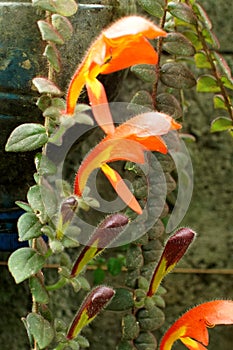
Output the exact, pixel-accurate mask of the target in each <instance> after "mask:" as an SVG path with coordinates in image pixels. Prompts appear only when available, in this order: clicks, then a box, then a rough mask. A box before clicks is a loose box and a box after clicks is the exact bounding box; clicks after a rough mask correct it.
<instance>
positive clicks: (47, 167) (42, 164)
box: [35, 153, 57, 175]
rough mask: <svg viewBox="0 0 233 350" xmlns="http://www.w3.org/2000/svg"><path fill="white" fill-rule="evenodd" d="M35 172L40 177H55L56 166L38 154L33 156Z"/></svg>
mask: <svg viewBox="0 0 233 350" xmlns="http://www.w3.org/2000/svg"><path fill="white" fill-rule="evenodd" d="M35 165H36V170H37V172H38V173H39V174H40V175H55V174H56V172H57V167H56V165H55V164H54V163H53V162H52V161H51V160H50V159H49V158H48V157H46V156H45V155H44V154H41V153H38V154H36V156H35Z"/></svg>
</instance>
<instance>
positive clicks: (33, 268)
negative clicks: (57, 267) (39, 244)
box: [8, 248, 45, 283]
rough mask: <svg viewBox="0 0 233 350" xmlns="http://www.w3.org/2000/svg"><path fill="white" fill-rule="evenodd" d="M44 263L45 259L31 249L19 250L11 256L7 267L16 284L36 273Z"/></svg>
mask: <svg viewBox="0 0 233 350" xmlns="http://www.w3.org/2000/svg"><path fill="white" fill-rule="evenodd" d="M44 263H45V257H44V256H42V255H41V254H39V253H37V252H36V251H35V250H34V249H32V248H20V249H18V250H16V251H15V252H14V253H12V254H11V256H10V258H9V261H8V267H9V270H10V272H11V274H12V276H13V277H14V279H15V282H16V283H20V282H23V281H24V280H26V279H27V278H29V277H31V276H33V275H34V274H35V273H37V272H38V271H39V270H40V269H41V268H42V267H43V266H44Z"/></svg>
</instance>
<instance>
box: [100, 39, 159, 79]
mask: <svg viewBox="0 0 233 350" xmlns="http://www.w3.org/2000/svg"><path fill="white" fill-rule="evenodd" d="M121 42H122V43H121ZM121 42H119V44H118V46H117V47H111V55H110V56H109V59H108V60H107V62H106V63H105V64H104V65H103V66H102V67H101V74H109V73H113V72H116V71H118V70H122V69H125V68H129V67H130V66H133V65H136V64H143V63H144V64H156V63H157V62H158V54H157V52H156V51H155V49H154V48H153V46H152V45H151V44H150V43H149V42H148V40H147V39H146V38H144V37H143V36H141V35H140V36H138V37H135V38H132V37H127V38H124V40H123V39H121ZM109 45H110V44H109ZM139 49H140V54H139V53H138V50H139Z"/></svg>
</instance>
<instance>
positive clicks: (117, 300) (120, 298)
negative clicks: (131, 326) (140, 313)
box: [106, 288, 134, 311]
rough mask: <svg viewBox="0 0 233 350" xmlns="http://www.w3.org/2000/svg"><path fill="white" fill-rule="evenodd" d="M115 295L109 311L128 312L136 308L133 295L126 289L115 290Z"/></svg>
mask: <svg viewBox="0 0 233 350" xmlns="http://www.w3.org/2000/svg"><path fill="white" fill-rule="evenodd" d="M115 292H116V293H115V295H114V297H113V298H112V300H111V303H110V304H109V305H108V306H107V308H106V309H107V310H111V311H126V310H130V309H131V308H132V307H133V306H134V298H133V293H132V292H131V291H130V290H128V289H125V288H115Z"/></svg>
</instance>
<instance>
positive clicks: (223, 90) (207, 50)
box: [188, 1, 233, 121]
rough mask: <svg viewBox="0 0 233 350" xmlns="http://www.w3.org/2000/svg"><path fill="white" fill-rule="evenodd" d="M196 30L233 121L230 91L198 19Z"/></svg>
mask: <svg viewBox="0 0 233 350" xmlns="http://www.w3.org/2000/svg"><path fill="white" fill-rule="evenodd" d="M188 3H189V5H190V6H191V7H192V5H191V4H190V2H189V1H188ZM196 31H197V35H198V38H199V40H200V41H201V44H202V47H203V50H204V52H205V54H206V57H207V59H208V62H209V63H210V65H211V70H212V73H213V75H214V77H215V78H216V80H217V84H218V86H219V88H220V90H221V94H222V97H223V99H224V103H225V106H226V108H227V111H228V114H229V116H230V118H231V120H232V121H233V108H232V105H231V104H230V102H229V101H230V99H229V96H228V93H227V90H226V88H225V86H224V84H223V82H222V80H221V76H220V74H219V73H218V70H217V68H216V65H215V63H214V60H213V57H212V55H211V51H210V49H209V47H208V45H207V43H206V40H205V38H204V36H203V34H202V32H201V30H200V29H199V27H198V21H197V23H196Z"/></svg>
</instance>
